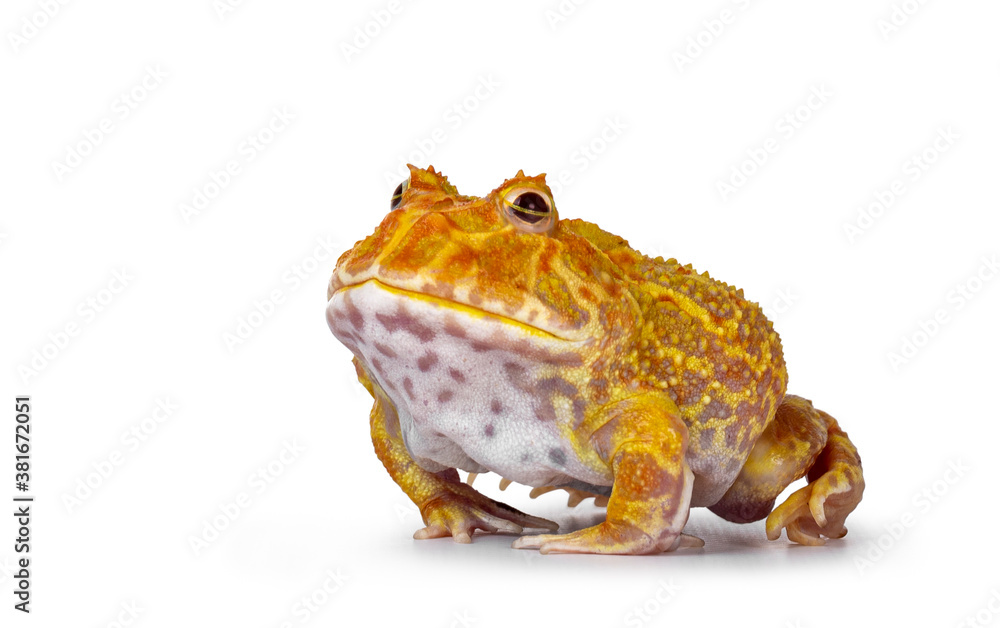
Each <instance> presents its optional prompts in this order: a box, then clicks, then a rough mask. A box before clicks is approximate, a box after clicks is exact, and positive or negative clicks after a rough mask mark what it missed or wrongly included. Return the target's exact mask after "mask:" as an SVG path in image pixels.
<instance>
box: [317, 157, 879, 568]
mask: <svg viewBox="0 0 1000 628" xmlns="http://www.w3.org/2000/svg"><path fill="white" fill-rule="evenodd" d="M407 169H408V171H409V177H408V178H407V179H406V180H405V181H404V182H402V183H400V184H399V186H398V187H397V188H396V190H395V192H394V193H393V194H392V196H391V199H390V209H389V211H388V213H386V214H385V215H384V217H383V218H382V220H381V222H380V223H379V224H378V226H377V228H376V229H375V231H374V232H373V233H372V234H371V235H369V236H367V237H365V238H363V239H361V240H359V241H358V242H357V243H356V244H355V245H354V246H353V247H352V248H350V249H349V250H347V251H346V252H344V253H343V255H341V256H340V257H339V259H338V260H337V263H336V266H335V268H334V270H333V273H332V276H331V279H330V282H329V285H328V288H327V306H326V320H327V324H328V326H329V328H330V330H331V331H332V333H333V335H334V336H335V338H336V339H337V340H338V341H339V342H340V343H342V344H343V345H344V346H345V347H346V348H347V349H348V350H350V352H351V353H352V354H353V363H354V367H355V371H356V373H357V377H358V379H359V381H360V383H361V384H362V385H363V386H364V388H365V389H366V390H367V391H368V393H369V394H370V395H371V396H372V398H373V400H374V404H373V406H372V409H371V412H370V415H369V426H370V431H371V439H372V443H373V445H374V449H375V454H376V456H377V457H378V459H379V460H380V461H381V463H382V465H383V466H384V467H385V469H386V471H387V472H388V474H389V476H390V477H391V478H392V480H394V481H395V483H396V484H397V485H398V486H399V487H400V488H401V489H402V490H403V492H404V493H405V494H406V496H407V497H408V498H409V499H410V500H412V502H413V503H414V504H415V505H416V507H417V508H418V509H419V512H420V515H421V517H422V519H423V523H424V527H422V528H420V529H418V530H417V531H416V532H415V533H414V538H415V539H421V540H422V539H432V538H441V537H451V538H452V539H453V540H454V541H456V542H458V543H470V542H472V538H473V536H474V535H482V534H509V535H515V536H517V538H516V539H515V540H514V541H513V543H512V547H514V548H516V549H526V550H538V551H539V552H540V553H542V554H548V553H585V554H619V555H637V554H655V553H660V552H667V551H672V550H677V549H680V548H686V547H701V546H703V544H704V543H703V541H702V540H701V539H698V538H697V537H695V536H692V535H688V534H685V533H684V527H685V524H686V523H687V520H688V517H689V514H690V511H691V508H695V507H705V508H708V510H710V511H711V512H712V513H715V514H716V515H718V516H720V517H722V518H723V519H725V520H727V521H730V522H734V523H750V522H754V521H760V520H762V519H764V520H766V521H765V534H766V536H767V538H768V539H770V540H776V539H779V538H780V536H781V532H782V530H784V531H785V534H786V537H787V539H788V540H789V541H790V542H793V543H798V544H802V545H810V546H815V545H823V544H825V543H826V542H827V541H828V540H830V539H839V538H841V537H843V536H844V535H845V534H846V533H847V528H846V527H845V525H844V524H845V521H846V518H847V516H848V514H850V513H851V512H852V511H853V510H854V509H855V508H856V507H857V506H858V504H859V503H860V501H861V498H862V494H863V491H864V487H865V484H864V478H863V474H862V467H861V459H860V456H859V455H858V451H857V448H856V447H855V446H854V444H853V443H852V442H851V441H850V440H849V438H848V435H847V433H846V432H844V431H843V430H842V429H841V427H840V425H839V424H838V422H837V421H836V420H835V419H834V418H833V417H832V416H830V415H829V414H827V413H826V412H824V411H822V410H820V409H818V408H816V407H814V406H813V404H812V402H811V401H810V400H807V399H805V398H803V397H799V396H795V395H792V394H787V393H786V387H787V380H788V376H787V370H786V365H785V362H784V357H783V353H782V345H781V341H780V338H779V336H778V334H777V332H776V331H775V330H774V327H773V324H772V322H771V321H770V320H768V318H767V317H766V316H765V314H764V312H763V310H762V309H761V307H760V306H759V305H758V304H757V303H756V302H753V301H750V300H748V299H747V298H745V297H744V293H743V291H742V289H736V288H735V287H734V286H731V285H729V284H727V283H724V282H721V281H718V280H715V279H713V278H712V277H711V276H710V275H709V274H708V273H707V272H701V273H699V272H697V271H696V270H695V269H694V268H693V267H692V265H691V264H683V265H682V264H681V263H680V262H678V261H677V260H676V259H673V258H671V259H663V258H662V257H656V258H651V257H648V256H646V255H643V254H642V253H640V252H639V251H637V250H634V249H633V248H631V247H630V246H629V244H628V241H627V240H625V239H624V238H622V237H619V236H617V235H614V234H612V233H609V232H607V231H604V230H603V229H601V228H600V227H598V226H597V225H596V224H593V223H590V222H587V221H584V220H582V219H576V218H560V217H559V215H558V212H557V210H556V205H555V201H554V198H553V193H552V190H551V188H550V187H549V186H548V185H547V184H546V180H545V175H544V174H541V175H537V176H526V175H525V174H524V172H523V171H519V172H518V173H517V174H516V175H515V176H514V177H512V178H509V179H506V180H505V181H504V182H503V183H502V184H501V185H500V186H499V187H497V188H496V189H494V190H493V191H491V192H490V193H489V194H487V195H485V196H482V197H476V196H466V195H462V194H460V193H459V192H458V190H457V189H456V188H455V186H454V185H452V184H451V183H450V182H449V181H448V179H447V177H445V176H444V175H443V174H441V173H440V172H437V171H435V169H434V167H433V166H430V167H427V168H419V167H416V166H413V165H407ZM460 471H462V472H465V473H467V474H468V477H467V479H466V481H463V480H462V476H461V475H460V474H459V472H460ZM487 472H492V473H495V474H497V475H498V476H500V477H501V478H502V480H501V489H505V488H506V486H507V485H509V484H510V483H512V482H517V483H518V484H523V485H526V486H530V487H532V491H531V496H532V497H535V496H537V495H538V494H544V493H546V492H549V491H551V490H555V489H563V490H565V491H567V492H568V493H569V495H570V497H569V504H570V505H575V504H576V503H579V502H581V501H582V500H583V499H589V498H591V497H592V498H593V499H594V504H595V505H596V506H598V507H601V508H606V515H605V517H604V520H603V521H601V522H600V523H598V524H596V525H593V526H589V527H584V528H582V529H578V530H572V531H565V532H564V533H561V534H560V533H558V532H559V525H558V524H557V523H556V522H553V521H551V520H548V519H544V518H541V517H536V516H533V515H530V514H527V513H525V512H523V511H521V510H518V509H515V508H513V507H511V506H509V505H507V504H505V503H503V502H500V501H496V500H494V499H492V498H490V497H487V496H486V495H483V494H482V493H481V492H479V491H478V490H476V489H475V488H474V486H473V485H472V482H473V481H474V479H475V478H476V477H477V476H478V475H479V474H483V473H487ZM803 477H804V478H806V480H807V483H806V484H805V486H802V487H801V488H799V489H797V490H795V491H794V492H792V493H791V494H790V495H789V496H788V497H787V499H786V500H784V501H783V502H782V503H781V504H780V505H778V506H777V507H776V508H775V507H774V504H775V502H776V500H777V497H778V496H779V495H780V494H781V493H782V492H783V491H784V490H785V489H786V488H787V487H789V486H790V485H791V484H792V483H793V482H795V481H797V480H799V479H801V478H803ZM526 531H530V532H534V533H531V534H529V533H528V532H526Z"/></svg>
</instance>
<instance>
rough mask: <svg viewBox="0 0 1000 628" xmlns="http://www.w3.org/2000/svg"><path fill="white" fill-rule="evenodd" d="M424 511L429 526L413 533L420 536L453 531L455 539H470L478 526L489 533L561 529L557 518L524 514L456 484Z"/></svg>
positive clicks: (449, 533)
mask: <svg viewBox="0 0 1000 628" xmlns="http://www.w3.org/2000/svg"><path fill="white" fill-rule="evenodd" d="M455 491H461V493H457V492H455ZM422 513H423V515H424V523H425V524H426V527H424V528H421V529H420V530H417V531H416V532H415V533H414V534H413V538H415V539H418V540H423V539H436V538H441V537H445V536H449V535H450V536H451V537H452V539H453V540H454V541H455V542H456V543H471V542H472V535H473V534H475V532H476V530H482V531H483V532H486V533H487V534H520V533H521V532H523V531H524V529H525V528H541V529H545V530H557V529H559V524H557V523H555V522H554V521H549V520H548V519H542V518H541V517H533V516H531V515H528V514H525V513H523V512H521V511H520V510H517V509H515V508H511V507H510V506H508V505H507V504H504V503H501V502H498V501H494V500H492V499H490V498H488V497H486V496H484V495H482V494H480V493H476V492H475V491H472V490H471V489H468V490H463V489H458V488H454V487H453V490H451V491H446V492H444V493H442V494H441V495H439V496H438V497H436V498H435V499H432V500H431V501H429V502H427V504H425V505H424V507H423V509H422Z"/></svg>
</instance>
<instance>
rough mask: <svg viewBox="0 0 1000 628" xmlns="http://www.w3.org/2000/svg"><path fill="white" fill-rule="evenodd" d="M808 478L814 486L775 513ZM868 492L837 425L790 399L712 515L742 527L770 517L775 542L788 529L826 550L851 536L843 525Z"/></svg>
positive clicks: (793, 538)
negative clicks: (788, 491)
mask: <svg viewBox="0 0 1000 628" xmlns="http://www.w3.org/2000/svg"><path fill="white" fill-rule="evenodd" d="M807 474H808V480H809V484H808V485H806V486H805V487H803V488H801V489H799V490H798V491H796V492H794V493H792V495H791V496H790V497H789V498H788V500H787V501H785V502H784V503H782V504H781V505H780V506H778V507H777V508H775V509H774V510H773V512H772V510H771V509H772V507H773V506H774V501H775V499H776V498H777V496H778V495H779V494H780V493H781V492H782V491H783V490H784V489H785V487H786V486H788V485H789V484H791V483H792V482H794V481H795V480H797V479H799V478H801V477H803V476H805V475H807ZM864 488H865V482H864V477H863V476H862V473H861V458H860V457H859V456H858V450H857V449H856V448H855V447H854V445H853V443H851V441H850V440H849V439H848V438H847V434H846V433H845V432H844V431H843V430H841V429H840V426H839V425H838V424H837V421H836V420H835V419H834V418H833V417H832V416H830V415H829V414H827V413H825V412H823V411H821V410H817V409H816V408H814V407H813V405H812V402H810V401H808V400H807V399H803V398H801V397H796V396H793V395H786V396H785V399H784V400H783V401H782V403H781V405H780V406H779V408H778V411H777V414H776V415H775V417H774V420H773V421H772V422H771V423H770V424H769V425H768V426H767V429H765V430H764V433H763V434H761V437H760V439H758V441H757V443H756V444H755V445H754V448H753V450H751V452H750V455H749V457H748V458H747V461H746V463H745V464H744V466H743V470H742V471H741V472H740V475H739V477H737V478H736V481H735V482H734V483H733V485H732V486H731V487H730V488H729V490H728V491H727V492H726V494H725V495H723V497H722V499H720V500H719V502H718V503H716V504H715V505H713V506H711V507H710V510H711V511H712V512H714V513H715V514H717V515H719V516H721V517H723V518H725V519H727V520H729V521H734V522H737V523H747V522H750V521H758V520H760V519H763V518H764V517H767V524H766V529H767V538H769V539H770V540H772V541H773V540H775V539H777V538H779V537H780V536H781V530H782V529H784V530H785V531H786V534H787V535H788V539H789V540H790V541H794V542H796V543H801V544H803V545H823V544H824V543H825V542H826V541H825V540H824V539H823V537H827V538H831V539H837V538H840V537H842V536H844V535H845V534H847V528H845V527H844V521H845V520H846V518H847V515H848V514H850V513H851V511H853V510H854V509H855V507H857V505H858V503H859V502H860V501H861V495H862V493H863V492H864ZM768 513H770V514H768Z"/></svg>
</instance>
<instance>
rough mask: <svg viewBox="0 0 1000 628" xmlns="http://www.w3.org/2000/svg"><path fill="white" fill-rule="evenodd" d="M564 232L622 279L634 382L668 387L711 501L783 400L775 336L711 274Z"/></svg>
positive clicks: (575, 225)
mask: <svg viewBox="0 0 1000 628" xmlns="http://www.w3.org/2000/svg"><path fill="white" fill-rule="evenodd" d="M561 226H563V227H564V228H566V229H568V230H571V231H572V232H574V233H576V234H577V235H580V236H582V237H584V238H586V239H587V240H589V241H590V242H591V243H592V244H593V245H594V246H595V247H597V248H598V249H600V250H601V251H602V252H603V253H604V254H605V255H607V257H608V258H609V259H610V260H611V261H612V262H614V264H615V265H616V266H617V267H618V268H619V269H620V270H621V272H622V275H623V278H625V279H627V280H628V283H629V286H630V290H631V292H632V295H633V297H634V298H635V300H636V302H637V303H638V305H639V308H640V311H641V313H642V316H643V333H642V337H641V338H640V339H639V342H638V346H637V347H636V359H635V370H636V373H635V375H636V376H637V378H638V379H640V380H641V381H643V382H644V383H645V384H646V385H647V386H650V387H654V388H659V389H666V390H667V392H668V393H669V394H670V396H671V398H673V400H674V401H675V402H676V403H677V406H678V408H679V409H680V411H681V414H682V416H683V418H684V421H685V423H686V424H687V425H688V430H689V437H690V449H689V453H688V460H689V463H690V464H691V467H692V471H694V472H695V474H696V475H698V476H700V478H701V482H700V484H701V486H700V487H699V486H698V485H697V484H696V495H695V497H700V499H698V501H706V502H707V503H712V500H713V499H715V498H716V495H715V494H716V493H718V492H719V491H724V490H725V488H724V487H726V486H728V484H729V483H730V482H731V481H732V479H734V478H735V476H736V475H737V474H738V473H739V470H740V468H741V467H742V465H743V462H744V461H745V460H746V457H747V454H748V453H749V451H750V448H752V447H753V444H754V443H755V442H756V440H757V437H758V436H760V433H761V432H762V431H763V430H764V427H765V426H766V425H767V423H768V422H770V420H771V419H772V418H773V416H774V413H775V412H776V410H777V408H778V405H779V404H780V403H781V400H782V398H783V397H784V394H785V386H786V382H787V375H786V372H785V364H784V359H783V357H782V351H781V341H780V339H779V338H778V335H777V333H776V332H775V331H774V329H773V326H772V324H771V322H770V321H769V320H767V317H765V316H764V313H763V312H762V311H761V309H760V306H759V305H757V304H756V303H754V302H752V301H748V300H746V299H745V298H744V297H743V291H742V290H738V289H736V288H735V287H733V286H730V285H728V284H726V283H724V282H721V281H717V280H715V279H712V278H711V277H710V276H709V275H708V273H707V272H706V273H701V274H698V273H697V272H696V271H695V270H694V269H693V268H692V267H691V265H690V264H688V265H681V264H680V263H679V262H678V261H677V260H675V259H668V260H664V259H662V258H655V259H654V258H650V257H647V256H645V255H643V254H642V253H640V252H638V251H635V250H634V249H632V248H631V247H629V245H628V242H627V241H626V240H625V239H623V238H621V237H619V236H616V235H614V234H611V233H608V232H607V231H604V230H602V229H600V228H599V227H597V226H596V225H593V224H591V223H588V222H585V221H582V220H573V221H565V223H563V224H562V225H561ZM699 488H700V490H698V489H699ZM699 493H700V494H701V495H700V496H699Z"/></svg>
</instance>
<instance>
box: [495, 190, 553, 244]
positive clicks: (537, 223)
mask: <svg viewBox="0 0 1000 628" xmlns="http://www.w3.org/2000/svg"><path fill="white" fill-rule="evenodd" d="M503 208H504V213H505V214H506V216H507V221H508V222H510V223H511V224H513V225H514V226H515V227H517V228H518V229H521V230H522V231H530V232H532V233H542V232H545V231H548V230H549V229H550V228H551V227H552V225H554V224H555V215H556V210H555V207H554V206H553V204H552V199H551V198H550V197H549V195H548V194H546V193H545V192H543V191H541V190H539V189H536V188H527V189H526V188H518V189H513V190H511V191H510V192H508V193H507V195H506V196H505V197H504V200H503Z"/></svg>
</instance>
